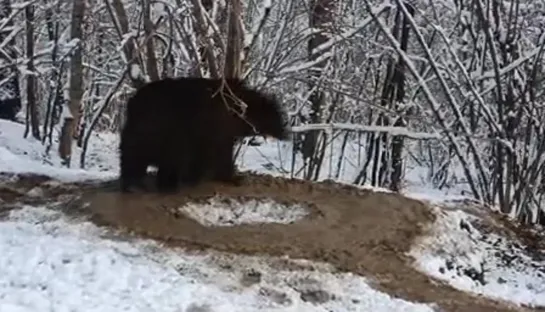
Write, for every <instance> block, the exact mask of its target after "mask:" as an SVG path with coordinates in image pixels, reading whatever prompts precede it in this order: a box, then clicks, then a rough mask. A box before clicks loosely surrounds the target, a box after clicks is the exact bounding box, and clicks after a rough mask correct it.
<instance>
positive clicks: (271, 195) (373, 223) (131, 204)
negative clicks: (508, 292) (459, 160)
mask: <svg viewBox="0 0 545 312" xmlns="http://www.w3.org/2000/svg"><path fill="white" fill-rule="evenodd" d="M218 194H221V196H223V197H231V198H243V197H244V196H247V194H251V197H252V198H253V199H254V200H257V201H262V200H272V201H276V202H282V203H285V204H298V205H301V206H304V207H312V209H310V210H309V213H308V215H306V216H305V217H304V218H302V219H300V220H298V221H296V222H293V223H291V224H282V223H265V224H264V223H261V224H240V225H237V226H214V227H207V226H205V225H203V224H201V223H200V222H198V221H196V220H195V219H193V218H190V217H188V216H186V215H184V214H182V213H180V212H179V210H178V208H179V207H183V206H184V205H190V204H192V203H195V202H197V203H198V202H202V200H203V198H205V199H206V198H212V197H214V196H217V195H218ZM83 204H88V208H86V209H85V210H88V213H89V214H90V215H91V216H92V220H93V221H94V222H95V223H97V224H99V225H108V226H113V227H115V228H117V229H124V230H127V231H129V232H131V233H134V234H137V235H139V236H143V237H147V238H152V239H156V240H159V241H163V242H166V243H168V244H170V245H173V246H181V247H185V248H192V249H196V250H204V249H208V248H212V249H214V250H216V251H224V252H231V253H238V254H266V255H271V256H288V257H290V258H299V259H310V260H317V261H322V262H327V263H330V264H332V265H333V266H334V267H336V268H338V269H340V270H341V271H350V272H354V273H357V274H360V275H363V276H366V277H368V278H372V279H373V281H374V286H375V287H376V288H378V289H379V290H381V291H385V292H387V293H389V294H391V295H393V296H398V297H401V298H404V299H407V300H410V301H417V302H425V303H437V304H438V305H439V306H440V307H441V309H442V311H464V312H468V311H479V312H487V311H531V310H529V309H526V308H522V307H516V306H514V305H510V304H508V303H505V302H497V301H492V300H489V299H486V298H482V297H477V296H472V295H470V294H468V293H465V292H462V291H459V290H456V289H454V288H452V287H450V286H448V285H446V284H445V283H443V282H440V281H437V280H433V279H431V278H430V277H428V276H427V275H425V274H423V273H421V272H419V271H417V270H416V269H415V268H414V267H413V266H412V263H411V261H412V259H411V258H410V257H409V256H407V255H406V254H407V252H408V251H409V249H410V247H411V246H412V244H413V242H414V240H415V239H416V238H417V237H421V236H423V235H424V234H425V229H426V228H427V226H428V225H429V224H430V223H432V222H433V221H434V220H435V217H434V215H433V213H432V212H431V211H430V209H429V208H428V207H427V206H425V205H424V204H423V203H422V202H419V201H416V200H411V199H408V198H406V197H403V196H401V195H397V194H393V193H379V192H372V191H369V190H362V189H358V188H355V187H351V186H347V185H341V184H336V183H332V182H322V183H311V182H307V181H302V180H296V179H282V178H274V177H272V176H267V175H255V174H246V175H245V179H244V182H243V185H242V186H240V187H234V186H229V185H224V184H217V183H206V184H202V185H200V186H199V187H196V188H189V189H184V190H182V191H180V192H179V194H172V195H166V196H165V195H159V194H121V193H119V192H117V191H115V190H113V189H110V190H100V189H94V190H91V191H89V192H86V193H85V194H84V195H83V196H82V198H81V202H80V203H79V205H80V206H82V205H83ZM247 279H248V282H249V283H251V281H252V280H254V281H255V280H256V279H258V277H256V276H255V275H252V274H249V276H248V278H247ZM305 285H306V284H305ZM297 287H298V288H301V291H302V292H303V293H304V294H305V295H304V296H305V298H307V300H309V301H317V302H319V301H322V300H327V299H330V297H328V296H329V295H328V294H325V293H321V292H320V291H319V290H318V289H314V288H312V287H310V286H308V285H306V286H303V285H298V286H297ZM263 291H264V293H266V295H268V296H272V297H274V298H276V300H278V301H282V298H283V297H282V295H281V294H275V293H274V292H271V291H269V290H263Z"/></svg>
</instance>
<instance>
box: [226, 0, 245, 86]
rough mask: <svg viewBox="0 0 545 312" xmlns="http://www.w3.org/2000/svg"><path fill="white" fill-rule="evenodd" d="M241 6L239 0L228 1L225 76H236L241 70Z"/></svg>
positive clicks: (238, 75)
mask: <svg viewBox="0 0 545 312" xmlns="http://www.w3.org/2000/svg"><path fill="white" fill-rule="evenodd" d="M241 14H242V7H241V3H240V0H231V1H229V24H228V33H227V47H226V51H225V67H224V71H223V73H224V74H223V75H224V77H225V78H238V77H240V76H241V70H242V58H241V53H242V38H243V30H242V25H240V17H241Z"/></svg>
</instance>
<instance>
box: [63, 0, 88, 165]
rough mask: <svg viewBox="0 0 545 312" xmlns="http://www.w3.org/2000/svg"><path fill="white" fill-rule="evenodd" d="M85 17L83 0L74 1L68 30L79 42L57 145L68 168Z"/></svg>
mask: <svg viewBox="0 0 545 312" xmlns="http://www.w3.org/2000/svg"><path fill="white" fill-rule="evenodd" d="M84 15H85V0H74V2H73V7H72V24H71V29H70V37H71V39H72V40H74V39H76V40H80V41H79V42H78V46H77V47H76V48H75V50H74V52H73V55H72V58H71V59H70V81H69V84H70V90H69V91H68V94H69V97H70V102H69V105H68V107H64V109H68V110H69V113H68V112H67V113H65V114H63V115H64V121H63V125H62V128H61V139H60V143H59V155H60V157H61V159H62V161H63V165H65V166H67V167H70V160H71V155H72V139H73V137H74V131H75V130H76V129H75V125H76V124H77V122H76V120H77V119H78V118H79V115H80V107H81V99H82V96H83V66H82V58H83V53H82V52H83V51H82V50H83V49H82V46H83V42H82V40H83V28H82V25H83V17H84Z"/></svg>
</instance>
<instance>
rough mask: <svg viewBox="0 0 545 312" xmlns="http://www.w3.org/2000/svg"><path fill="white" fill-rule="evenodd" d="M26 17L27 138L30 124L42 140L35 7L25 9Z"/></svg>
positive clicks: (34, 134)
mask: <svg viewBox="0 0 545 312" xmlns="http://www.w3.org/2000/svg"><path fill="white" fill-rule="evenodd" d="M25 15H26V57H27V60H28V63H27V70H28V74H27V83H26V93H27V116H26V120H27V122H26V130H25V137H26V136H27V135H28V127H29V123H30V132H32V136H33V137H34V138H35V139H36V140H39V139H40V121H39V118H38V107H37V103H36V77H35V76H34V75H35V73H34V71H35V68H34V5H33V4H29V5H28V6H27V7H26V8H25Z"/></svg>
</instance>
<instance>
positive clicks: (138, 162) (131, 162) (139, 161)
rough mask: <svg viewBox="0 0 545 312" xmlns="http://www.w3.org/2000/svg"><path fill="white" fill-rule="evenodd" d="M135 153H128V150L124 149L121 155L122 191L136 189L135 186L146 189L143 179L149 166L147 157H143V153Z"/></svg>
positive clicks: (120, 178)
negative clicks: (146, 160)
mask: <svg viewBox="0 0 545 312" xmlns="http://www.w3.org/2000/svg"><path fill="white" fill-rule="evenodd" d="M134 153H135V155H130V154H129V155H128V153H127V151H123V152H122V155H121V162H120V167H121V168H120V169H121V172H120V177H119V180H120V184H121V191H122V192H125V193H127V192H132V191H134V190H135V189H134V188H137V189H141V190H144V189H145V186H144V182H143V179H144V177H145V176H146V171H147V169H148V166H147V163H146V162H145V159H144V158H141V155H138V153H137V152H134ZM133 187H134V188H133Z"/></svg>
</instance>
